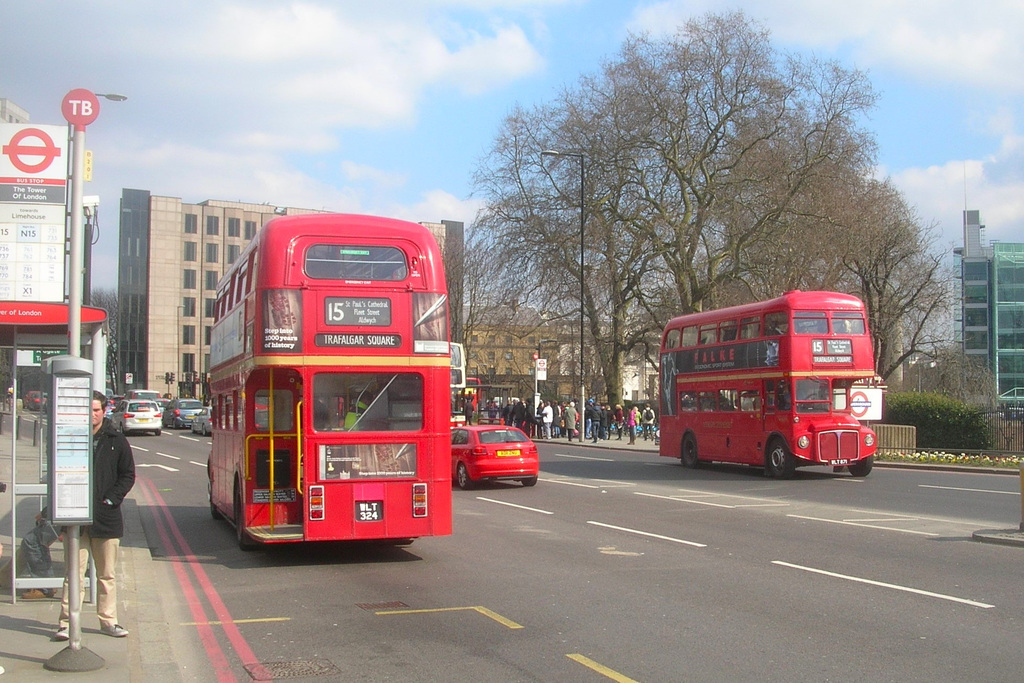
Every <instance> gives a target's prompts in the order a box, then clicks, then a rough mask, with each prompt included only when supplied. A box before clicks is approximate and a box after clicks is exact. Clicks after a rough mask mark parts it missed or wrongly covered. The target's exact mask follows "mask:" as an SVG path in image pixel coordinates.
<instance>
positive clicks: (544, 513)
mask: <svg viewBox="0 0 1024 683" xmlns="http://www.w3.org/2000/svg"><path fill="white" fill-rule="evenodd" d="M476 499H477V500H482V501H485V502H488V503H497V504H498V505H507V506H509V507H510V508H519V509H520V510H529V511H530V512H539V513H541V514H542V515H553V514H555V513H554V512H549V511H548V510H538V509H537V508H528V507H526V506H525V505H516V504H515V503H506V502H505V501H503V500H494V499H493V498H484V497H482V496H477V497H476Z"/></svg>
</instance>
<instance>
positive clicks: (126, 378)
mask: <svg viewBox="0 0 1024 683" xmlns="http://www.w3.org/2000/svg"><path fill="white" fill-rule="evenodd" d="M134 381H135V378H134V377H133V376H132V373H130V372H126V373H124V383H125V384H132V383H134Z"/></svg>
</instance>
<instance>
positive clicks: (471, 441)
mask: <svg viewBox="0 0 1024 683" xmlns="http://www.w3.org/2000/svg"><path fill="white" fill-rule="evenodd" d="M538 474H540V461H539V460H538V459H537V444H535V443H533V441H531V440H530V437H528V436H527V435H526V434H524V433H523V432H522V431H520V430H518V429H516V428H515V427H506V426H504V425H466V426H464V427H455V428H453V429H452V479H453V480H454V481H455V482H456V483H458V485H459V488H461V489H471V488H473V486H475V485H476V483H477V482H479V481H482V480H492V481H495V480H516V481H520V482H522V483H523V486H534V485H535V484H536V483H537V475H538Z"/></svg>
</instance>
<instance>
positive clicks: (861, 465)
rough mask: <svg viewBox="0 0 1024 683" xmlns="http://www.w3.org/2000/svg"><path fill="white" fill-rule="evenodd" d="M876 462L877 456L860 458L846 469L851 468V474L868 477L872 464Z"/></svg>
mask: <svg viewBox="0 0 1024 683" xmlns="http://www.w3.org/2000/svg"><path fill="white" fill-rule="evenodd" d="M874 464H875V456H873V455H872V456H871V457H869V458H864V459H863V460H858V461H857V462H855V463H853V464H852V465H848V466H847V467H846V469H848V470H850V474H852V475H853V476H855V477H866V476H868V472H870V471H871V468H872V466H874Z"/></svg>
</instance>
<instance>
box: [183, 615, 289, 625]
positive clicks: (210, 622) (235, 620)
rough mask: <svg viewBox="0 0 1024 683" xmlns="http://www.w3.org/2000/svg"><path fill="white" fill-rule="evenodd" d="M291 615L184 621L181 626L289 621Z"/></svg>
mask: <svg viewBox="0 0 1024 683" xmlns="http://www.w3.org/2000/svg"><path fill="white" fill-rule="evenodd" d="M291 620H292V618H291V617H265V618H263V619H232V620H231V621H230V622H223V621H185V622H182V624H181V625H182V626H222V625H223V624H225V623H232V624H258V623H261V622H264V621H291Z"/></svg>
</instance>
